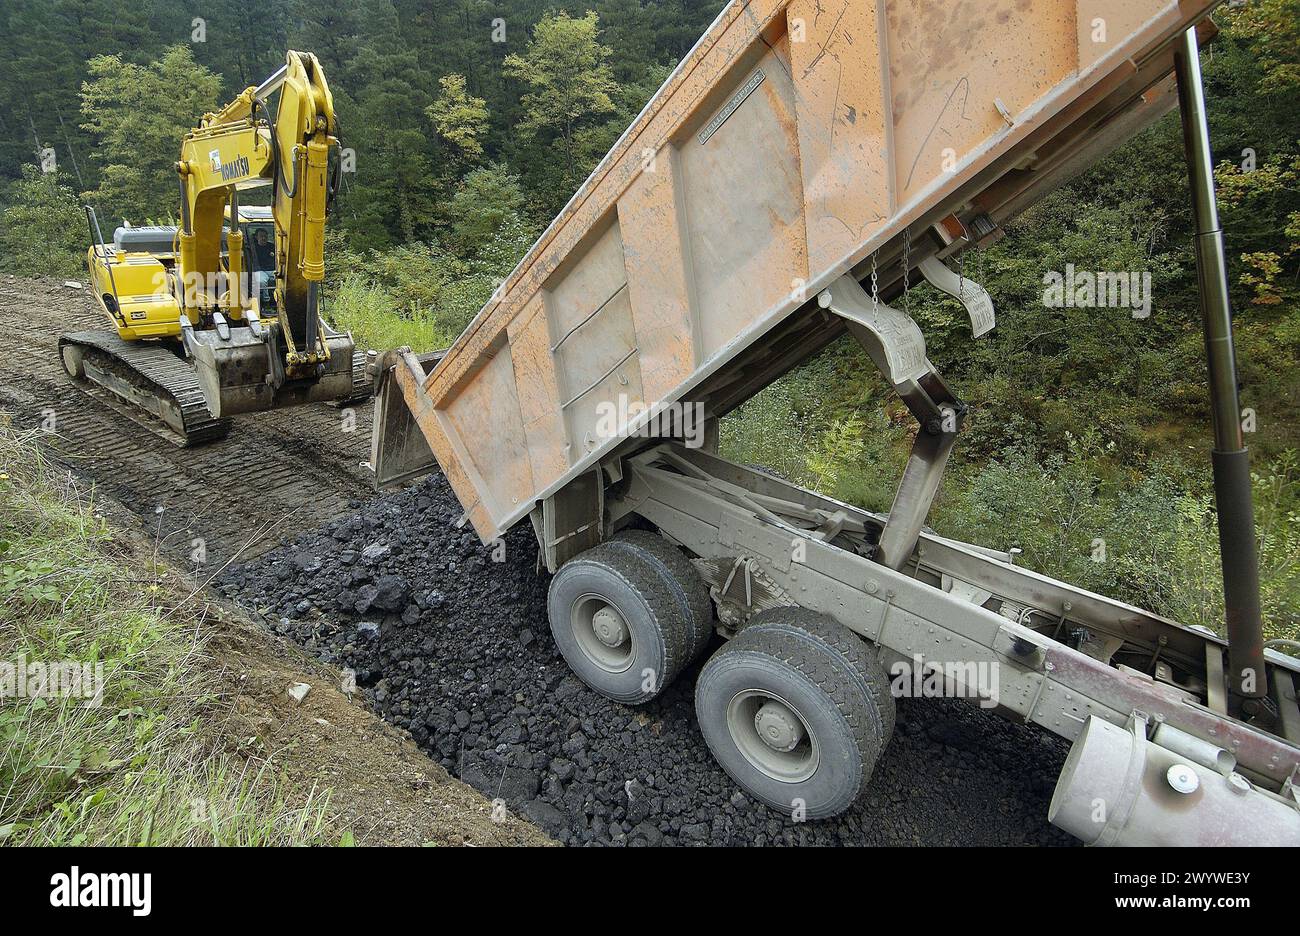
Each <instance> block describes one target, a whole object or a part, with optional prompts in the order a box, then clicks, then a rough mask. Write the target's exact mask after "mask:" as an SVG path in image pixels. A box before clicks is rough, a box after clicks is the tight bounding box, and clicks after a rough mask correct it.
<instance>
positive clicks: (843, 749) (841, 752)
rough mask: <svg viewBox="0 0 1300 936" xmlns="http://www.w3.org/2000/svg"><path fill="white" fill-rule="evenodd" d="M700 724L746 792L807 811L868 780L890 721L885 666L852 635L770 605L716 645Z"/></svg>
mask: <svg viewBox="0 0 1300 936" xmlns="http://www.w3.org/2000/svg"><path fill="white" fill-rule="evenodd" d="M695 711H696V715H697V717H698V718H699V722H700V731H701V732H702V733H703V735H704V740H705V741H706V742H707V743H708V745H709V749H710V750H711V751H712V752H713V756H714V758H715V759H716V760H717V761H718V763H719V764H720V765H721V766H722V768H723V769H724V770H725V771H726V772H727V773H728V774H729V775H730V776H731V778H732V779H733V780H735V781H736V782H737V783H738V784H739V785H740V786H741V787H742V788H743V789H744V790H745V791H746V792H748V793H749V794H751V795H752V796H754V797H756V798H758V799H759V800H761V801H762V802H764V803H766V804H767V805H768V806H771V807H772V808H774V809H778V810H781V811H782V812H785V813H787V814H790V815H795V816H799V817H801V818H807V819H823V818H827V817H830V816H834V815H837V814H839V813H841V812H843V811H844V810H845V809H847V808H849V806H851V805H853V803H854V802H855V801H856V800H857V798H858V796H859V795H860V794H861V792H862V791H863V790H864V789H865V788H866V786H867V783H868V781H869V780H870V778H871V774H872V771H873V770H874V768H875V765H876V760H877V758H878V757H879V756H880V752H881V750H882V749H883V748H884V746H885V744H886V743H888V741H889V738H890V735H891V734H892V733H893V727H894V699H893V697H892V696H891V695H890V694H889V683H888V680H887V678H886V676H885V673H884V670H883V669H882V668H881V667H880V665H879V664H878V663H877V662H876V660H875V659H874V658H873V657H872V655H871V654H870V652H869V648H868V646H867V644H866V643H864V642H863V641H862V640H861V639H860V638H859V637H858V636H857V635H855V634H854V633H852V632H851V631H849V630H848V629H847V628H845V627H844V626H843V625H841V624H839V623H837V622H835V621H833V620H831V619H830V618H827V617H824V616H822V615H819V614H816V613H814V612H812V611H807V610H805V609H803V608H774V609H772V610H769V611H765V612H763V613H761V614H759V615H757V616H755V618H754V620H753V621H752V623H751V624H750V625H749V626H748V627H746V628H745V629H744V630H742V631H741V632H740V634H738V635H737V636H736V637H735V638H734V639H733V640H731V641H730V642H728V643H727V644H726V646H724V647H722V648H721V649H720V650H719V651H718V652H717V653H715V654H714V655H713V656H712V657H711V658H710V659H709V661H708V662H707V663H706V664H705V665H704V668H703V670H701V672H700V678H699V680H698V681H697V682H696V684H695Z"/></svg>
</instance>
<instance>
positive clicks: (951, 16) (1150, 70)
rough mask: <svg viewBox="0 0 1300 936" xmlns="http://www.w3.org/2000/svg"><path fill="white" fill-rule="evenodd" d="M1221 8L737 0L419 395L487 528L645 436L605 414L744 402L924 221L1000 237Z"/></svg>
mask: <svg viewBox="0 0 1300 936" xmlns="http://www.w3.org/2000/svg"><path fill="white" fill-rule="evenodd" d="M1212 5H1213V4H1212V3H1211V2H1207V0H1196V2H1182V3H1177V2H1168V0H1034V2H1033V3H1029V2H1027V0H997V2H980V3H974V2H967V3H961V4H951V3H940V2H935V0H888V2H880V3H875V2H867V0H793V2H789V3H786V2H779V0H751V2H748V3H741V2H735V3H732V4H730V5H729V6H727V8H726V9H725V10H723V12H722V14H721V15H720V16H719V17H718V19H717V20H716V21H715V22H714V23H713V25H712V26H710V27H709V30H708V31H707V32H706V33H705V34H704V36H703V37H702V38H701V39H700V41H699V42H698V43H697V44H696V46H695V48H694V49H693V50H692V51H691V53H690V54H689V55H687V56H686V58H685V59H684V60H683V61H682V62H681V64H680V65H679V66H678V67H677V69H676V70H675V71H674V72H673V74H672V75H671V76H670V77H669V79H668V80H667V81H666V82H665V83H664V86H663V87H662V88H660V90H659V92H658V93H657V94H656V95H655V96H654V98H653V99H652V100H651V101H650V103H649V104H648V105H647V106H646V107H645V109H644V111H643V112H642V113H641V114H640V115H639V116H638V117H637V119H636V120H635V121H634V122H633V123H632V125H631V126H630V127H629V128H628V130H627V131H626V132H625V133H624V134H623V136H622V138H621V139H620V140H619V141H618V143H617V144H616V145H615V146H614V148H613V149H612V150H611V151H610V152H609V154H608V155H607V156H606V157H605V159H604V160H602V162H601V163H600V165H599V166H598V167H597V169H596V171H595V172H593V173H592V175H591V177H590V178H589V179H587V181H586V182H585V183H584V184H583V186H582V187H581V188H580V189H579V190H578V192H577V194H576V195H574V197H573V199H572V200H571V201H570V202H569V204H568V205H567V206H566V207H565V208H564V210H563V211H562V212H561V213H560V214H559V216H558V217H557V218H556V219H555V220H554V221H553V222H552V224H551V225H550V227H549V228H548V229H547V230H546V232H545V234H543V235H542V237H541V239H540V240H539V241H538V242H537V244H536V245H535V246H534V247H533V249H532V250H530V251H529V252H528V255H527V256H526V257H525V258H524V259H523V261H521V262H520V264H519V266H518V267H516V268H515V270H514V272H513V273H512V274H511V275H510V277H509V278H508V279H507V280H506V282H505V283H504V284H503V285H502V286H501V288H500V290H499V291H498V293H497V295H496V296H495V297H494V298H493V299H492V300H491V301H490V302H489V303H488V304H487V305H486V306H485V307H484V309H483V310H482V311H481V312H480V313H479V315H478V316H477V318H475V320H474V321H473V323H472V324H471V325H470V326H469V328H468V329H466V331H465V332H464V334H462V335H461V336H460V338H459V339H458V340H457V341H456V343H455V344H454V345H453V346H452V348H451V350H450V351H449V352H448V353H447V355H446V357H445V359H444V360H443V362H442V364H441V365H440V366H439V367H438V368H437V369H436V370H435V371H434V372H433V373H431V374H430V375H429V376H428V377H427V378H425V379H423V380H422V381H421V383H422V387H421V391H422V392H421V393H419V394H415V393H413V392H409V393H408V396H410V397H417V396H418V400H414V401H413V402H418V403H419V404H420V405H419V407H418V408H417V409H416V414H417V418H418V419H419V420H420V424H421V427H422V429H423V431H424V435H425V437H426V438H427V439H428V441H429V444H430V447H431V448H432V450H433V453H434V454H435V455H436V456H437V460H438V463H439V464H440V465H441V466H442V469H443V471H445V472H446V474H447V477H448V478H449V480H450V481H451V483H452V486H453V487H454V488H455V490H456V493H457V495H458V496H459V497H460V499H461V501H462V502H463V503H464V504H465V505H466V509H467V511H468V513H469V518H470V521H471V522H472V523H473V524H474V527H475V529H476V530H477V531H478V532H479V534H480V535H481V536H483V537H485V538H488V539H490V538H492V537H494V536H497V535H499V534H500V533H501V532H502V531H504V530H506V529H508V528H509V527H511V526H512V525H513V524H514V523H515V522H516V521H518V520H519V519H520V518H522V517H524V516H526V515H527V514H528V513H529V511H530V510H532V509H533V507H534V506H535V505H536V504H537V503H538V502H540V501H541V500H542V499H544V498H545V497H547V496H548V495H549V494H551V493H554V492H555V491H556V490H558V489H559V488H560V487H562V486H563V485H564V484H566V483H567V482H568V481H570V480H572V479H573V478H574V477H575V476H577V475H578V474H580V473H581V472H583V471H584V470H586V469H587V468H589V467H590V466H591V465H593V464H595V462H596V461H597V459H599V458H600V457H601V456H602V455H603V454H605V453H606V452H607V451H608V450H609V449H610V448H611V447H612V445H614V444H615V441H616V439H617V438H618V437H621V436H622V435H624V430H625V429H626V427H625V426H623V425H618V426H615V427H614V431H612V432H611V431H609V430H608V429H606V428H605V427H604V425H603V424H602V423H601V419H600V416H601V414H602V413H603V412H607V409H606V408H607V407H611V406H612V407H613V408H614V411H615V412H620V409H619V404H620V401H632V402H633V403H636V404H646V405H651V406H653V405H657V404H658V405H662V404H665V403H668V402H672V401H677V400H681V399H683V398H687V397H690V398H691V399H698V398H701V397H702V396H703V395H704V394H707V395H709V396H710V397H713V398H715V399H716V402H715V403H714V405H713V407H712V412H710V414H709V415H711V416H716V415H721V414H722V412H723V411H725V408H726V407H727V406H728V405H733V404H734V402H736V401H737V396H738V394H737V393H736V392H735V389H719V388H718V387H717V384H718V383H719V380H721V381H730V382H731V383H732V386H733V388H734V387H735V381H736V380H745V379H746V377H745V376H742V375H741V374H740V373H739V371H738V369H737V366H736V362H737V359H738V358H740V357H741V355H742V354H743V353H744V352H745V351H746V350H747V349H748V348H750V347H752V346H753V345H754V344H755V343H756V342H761V341H763V340H764V339H766V338H768V337H769V336H770V335H771V334H772V332H773V330H774V329H777V328H778V327H779V326H780V325H781V324H782V323H783V322H784V321H785V320H786V319H788V318H789V317H790V316H791V315H792V314H793V313H795V312H796V311H797V310H799V309H800V308H801V307H804V306H805V305H806V304H807V303H808V300H809V298H810V297H813V296H816V294H817V292H818V291H819V290H821V289H824V288H825V287H826V286H828V285H830V284H831V283H832V282H833V281H834V280H835V279H836V278H837V277H839V276H841V275H842V274H843V273H845V272H846V271H848V270H850V269H852V268H853V267H854V266H855V265H857V264H859V263H861V262H862V261H863V260H864V259H865V258H867V257H869V256H870V255H871V254H872V253H873V252H876V251H881V257H882V259H883V258H884V257H886V256H888V257H889V258H890V259H891V261H892V260H893V255H894V254H900V255H901V249H902V245H901V244H900V243H898V241H900V240H901V236H902V232H903V231H904V230H905V229H908V230H910V234H911V237H912V239H913V244H912V258H911V259H912V260H913V261H914V262H915V263H919V262H920V261H921V260H922V259H924V257H925V256H926V255H927V254H930V253H934V252H935V249H936V247H935V245H934V244H932V243H931V242H930V239H929V238H928V237H927V235H926V231H927V229H929V228H930V227H931V225H933V224H935V223H936V222H938V221H940V220H942V219H943V218H945V217H947V216H949V215H956V216H957V217H958V218H959V219H961V220H962V221H964V222H966V224H967V226H968V227H969V226H970V222H971V221H972V220H973V219H976V218H980V219H981V220H980V221H979V222H978V223H979V224H982V225H987V228H978V229H977V239H978V235H979V234H983V235H985V236H987V235H988V234H989V233H991V232H992V231H993V230H995V228H996V225H998V224H999V223H1001V222H1002V221H1003V220H1005V219H1006V217H1007V216H1009V215H1010V214H1013V213H1014V212H1016V211H1017V210H1019V209H1020V208H1022V207H1023V206H1024V205H1025V204H1027V203H1028V202H1030V201H1032V200H1033V199H1034V198H1036V197H1038V196H1040V195H1041V194H1043V193H1044V192H1046V191H1047V190H1049V189H1050V188H1051V187H1052V186H1054V185H1056V184H1058V183H1059V181H1060V180H1061V178H1062V176H1063V175H1065V174H1067V173H1069V172H1070V171H1071V170H1072V169H1078V168H1081V167H1082V166H1084V165H1086V164H1087V162H1089V161H1090V160H1091V159H1093V158H1095V156H1096V154H1097V153H1098V152H1099V151H1100V150H1102V149H1103V148H1104V147H1106V146H1107V145H1110V144H1112V143H1113V142H1116V141H1117V140H1118V139H1122V138H1124V137H1127V136H1129V135H1131V134H1132V133H1133V132H1135V131H1136V130H1137V129H1139V128H1140V127H1141V126H1142V125H1143V124H1145V123H1147V122H1149V121H1150V120H1152V119H1154V118H1155V117H1157V116H1159V115H1160V114H1161V113H1163V112H1164V111H1165V110H1166V109H1167V108H1169V107H1171V106H1172V105H1173V97H1172V84H1171V82H1170V81H1169V80H1168V76H1169V74H1170V72H1171V71H1172V67H1173V66H1172V52H1171V49H1170V47H1169V44H1170V42H1171V40H1172V39H1173V38H1174V37H1175V36H1176V35H1177V34H1178V33H1179V32H1180V30H1182V29H1183V28H1185V27H1186V26H1187V25H1188V24H1190V23H1193V22H1195V21H1196V20H1197V19H1198V18H1199V17H1200V16H1201V15H1202V14H1203V13H1205V11H1206V10H1208V9H1209V8H1210V7H1211V6H1212ZM985 219H987V220H985ZM954 229H955V228H954ZM961 243H962V245H963V246H964V243H965V242H964V241H961ZM893 272H894V274H895V275H897V272H898V271H896V270H895V271H893ZM825 340H826V339H825V336H824V335H822V334H819V335H818V342H817V344H815V345H813V344H805V345H804V346H802V347H800V346H799V345H798V343H795V345H794V346H793V347H792V349H791V351H790V352H788V353H787V357H788V363H789V364H793V363H795V362H796V361H797V360H798V359H800V358H802V357H804V356H805V355H806V354H811V353H813V352H815V351H816V350H818V348H819V347H820V346H821V345H823V344H825ZM801 352H802V353H801ZM718 375H720V376H719V377H718V379H715V380H714V381H713V382H712V385H710V386H704V385H705V384H706V381H708V380H709V378H711V377H715V376H718ZM413 389H414V388H412V390H413ZM745 389H748V387H746V388H745ZM702 391H703V393H702ZM630 409H631V410H633V411H634V410H635V408H634V407H629V406H626V405H625V406H623V407H622V409H621V412H623V413H627V412H628V411H629V410H630ZM489 413H490V414H491V417H490V418H485V414H489ZM602 429H604V431H602Z"/></svg>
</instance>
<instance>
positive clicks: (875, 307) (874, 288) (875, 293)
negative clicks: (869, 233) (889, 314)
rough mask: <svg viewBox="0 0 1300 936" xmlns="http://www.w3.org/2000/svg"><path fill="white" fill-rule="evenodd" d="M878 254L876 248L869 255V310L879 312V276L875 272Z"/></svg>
mask: <svg viewBox="0 0 1300 936" xmlns="http://www.w3.org/2000/svg"><path fill="white" fill-rule="evenodd" d="M878 256H880V251H879V250H877V251H876V252H875V253H873V254H872V255H871V311H872V312H873V313H879V312H880V276H879V274H878V273H877V272H876V258H877V257H878Z"/></svg>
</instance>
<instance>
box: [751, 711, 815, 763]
mask: <svg viewBox="0 0 1300 936" xmlns="http://www.w3.org/2000/svg"><path fill="white" fill-rule="evenodd" d="M754 728H755V730H756V731H757V732H758V736H759V738H761V739H762V741H763V743H764V744H766V745H767V746H768V747H770V748H771V749H772V750H774V751H780V752H782V753H785V752H787V751H793V750H794V749H795V748H797V747H798V746H799V742H800V741H802V740H803V738H804V730H803V724H802V723H801V722H800V721H799V717H798V716H797V715H795V714H794V712H792V711H790V710H789V709H788V708H786V707H785V706H784V705H782V704H781V703H780V702H778V701H776V700H775V699H769V700H768V701H767V702H764V703H763V705H762V706H761V707H760V708H759V710H758V711H757V712H756V713H754Z"/></svg>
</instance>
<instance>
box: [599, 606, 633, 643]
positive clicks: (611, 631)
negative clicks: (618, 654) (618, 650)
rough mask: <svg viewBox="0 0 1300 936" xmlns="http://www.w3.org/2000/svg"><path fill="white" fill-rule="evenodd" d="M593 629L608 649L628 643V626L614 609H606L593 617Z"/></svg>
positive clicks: (602, 609)
mask: <svg viewBox="0 0 1300 936" xmlns="http://www.w3.org/2000/svg"><path fill="white" fill-rule="evenodd" d="M591 629H592V630H593V631H595V632H596V639H597V640H599V641H600V642H601V643H603V644H604V645H605V646H607V647H619V646H622V645H623V643H624V642H626V641H627V625H626V624H624V623H623V619H622V618H621V617H620V616H619V614H618V612H617V611H615V610H614V609H613V608H610V607H604V608H601V609H600V610H599V611H597V612H596V613H595V614H594V615H592V619H591Z"/></svg>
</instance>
